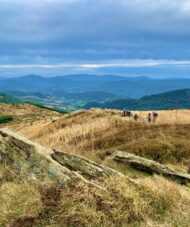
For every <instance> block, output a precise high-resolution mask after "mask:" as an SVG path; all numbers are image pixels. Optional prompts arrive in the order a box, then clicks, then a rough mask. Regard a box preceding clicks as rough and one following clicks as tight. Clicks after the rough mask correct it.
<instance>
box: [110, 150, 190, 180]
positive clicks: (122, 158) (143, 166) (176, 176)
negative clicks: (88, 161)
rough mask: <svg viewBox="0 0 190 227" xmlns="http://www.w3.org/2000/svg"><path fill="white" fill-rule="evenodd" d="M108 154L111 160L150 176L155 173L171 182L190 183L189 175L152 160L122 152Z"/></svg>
mask: <svg viewBox="0 0 190 227" xmlns="http://www.w3.org/2000/svg"><path fill="white" fill-rule="evenodd" d="M108 152H109V151H108ZM110 153H112V155H111V157H112V159H113V160H115V161H117V162H122V163H126V164H127V165H130V166H131V167H133V168H135V169H139V170H142V171H145V172H148V173H151V174H152V173H156V174H159V175H163V176H165V177H168V178H170V179H172V180H179V181H180V182H181V183H189V182H190V174H185V173H181V172H177V171H175V170H173V169H172V168H169V167H167V166H166V165H162V164H160V163H158V162H155V161H153V160H149V159H146V158H142V157H139V156H137V155H134V154H131V153H128V152H122V151H114V152H112V151H110Z"/></svg>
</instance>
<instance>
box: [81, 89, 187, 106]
mask: <svg viewBox="0 0 190 227" xmlns="http://www.w3.org/2000/svg"><path fill="white" fill-rule="evenodd" d="M84 108H85V109H90V108H108V109H124V108H129V109H131V110H163V109H176V108H179V109H183V108H185V109H187V108H190V89H181V90H174V91H170V92H165V93H162V94H157V95H150V96H144V97H142V98H141V99H118V100H115V101H111V102H105V103H97V102H93V103H88V104H87V105H85V106H84Z"/></svg>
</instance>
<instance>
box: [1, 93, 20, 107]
mask: <svg viewBox="0 0 190 227" xmlns="http://www.w3.org/2000/svg"><path fill="white" fill-rule="evenodd" d="M19 102H20V101H19V99H17V98H15V97H13V96H11V95H8V94H6V93H0V103H11V104H14V103H19Z"/></svg>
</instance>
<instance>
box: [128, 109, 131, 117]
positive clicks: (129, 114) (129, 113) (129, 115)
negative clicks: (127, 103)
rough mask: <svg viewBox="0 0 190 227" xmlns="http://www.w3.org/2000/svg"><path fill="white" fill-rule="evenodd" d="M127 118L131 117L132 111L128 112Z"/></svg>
mask: <svg viewBox="0 0 190 227" xmlns="http://www.w3.org/2000/svg"><path fill="white" fill-rule="evenodd" d="M127 117H129V118H130V117H131V111H130V110H127Z"/></svg>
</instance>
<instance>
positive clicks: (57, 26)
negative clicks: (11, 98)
mask: <svg viewBox="0 0 190 227" xmlns="http://www.w3.org/2000/svg"><path fill="white" fill-rule="evenodd" d="M189 24H190V2H189V0H172V1H171V0H159V1H152V0H133V1H131V0H118V1H115V0H96V1H92V0H41V1H37V0H29V1H24V0H9V1H7V0H1V6H0V31H1V32H0V64H1V66H0V68H5V67H4V66H5V65H15V64H18V65H20V66H21V65H30V66H31V65H33V66H35V65H38V66H43V65H46V66H47V65H60V64H63V65H74V66H77V67H76V68H78V66H81V65H86V66H89V67H86V68H88V69H92V68H93V69H94V68H108V67H113V65H112V64H116V63H113V62H117V65H114V67H119V66H121V67H123V66H124V61H125V64H126V61H128V62H129V61H133V64H134V66H135V64H136V63H137V60H134V59H141V60H146V61H148V62H149V63H148V64H150V60H148V59H154V60H153V61H155V62H157V63H154V64H156V65H155V66H158V65H157V64H158V62H159V61H173V62H175V64H173V65H176V62H178V61H187V60H188V59H190V42H189V40H190V29H189V26H190V25H189ZM160 59H164V60H160ZM138 61H139V60H138ZM168 63H169V62H167V64H168ZM119 64H120V65H119ZM130 64H131V65H132V63H130ZM138 64H139V63H138ZM144 64H145V63H143V64H142V65H141V67H146V65H144ZM146 64H147V62H146ZM180 64H181V63H180ZM101 65H102V66H101ZM182 65H183V64H182ZM20 66H18V67H20ZM95 66H96V67H95ZM129 66H130V65H128V67H129ZM170 66H171V64H170ZM125 67H126V65H125ZM135 67H136V66H135ZM67 68H68V67H67ZM79 68H80V67H79ZM86 68H85V69H86Z"/></svg>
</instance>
